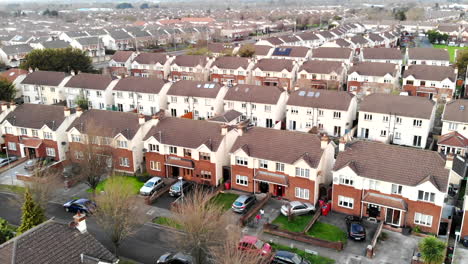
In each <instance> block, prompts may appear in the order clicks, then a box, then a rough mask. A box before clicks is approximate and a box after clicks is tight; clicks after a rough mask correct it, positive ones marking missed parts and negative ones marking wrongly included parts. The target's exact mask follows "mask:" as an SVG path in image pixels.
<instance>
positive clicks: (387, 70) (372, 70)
mask: <svg viewBox="0 0 468 264" xmlns="http://www.w3.org/2000/svg"><path fill="white" fill-rule="evenodd" d="M397 71H398V69H397V65H396V64H394V63H384V62H367V61H364V62H359V63H356V64H354V65H353V66H352V67H351V69H349V71H348V75H349V74H351V73H353V72H356V73H358V74H359V75H365V76H379V77H382V76H385V75H387V74H390V75H391V76H393V77H395V76H396V73H397Z"/></svg>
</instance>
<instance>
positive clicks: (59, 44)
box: [31, 39, 71, 49]
mask: <svg viewBox="0 0 468 264" xmlns="http://www.w3.org/2000/svg"><path fill="white" fill-rule="evenodd" d="M31 46H33V47H34V48H36V49H66V48H70V47H71V46H70V43H68V42H66V41H64V40H60V39H57V40H50V41H44V42H40V43H37V44H36V45H33V44H31Z"/></svg>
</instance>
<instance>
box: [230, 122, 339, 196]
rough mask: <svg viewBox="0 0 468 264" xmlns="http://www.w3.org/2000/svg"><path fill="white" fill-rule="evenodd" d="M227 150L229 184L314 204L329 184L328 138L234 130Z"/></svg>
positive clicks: (331, 148) (331, 153) (331, 150)
mask: <svg viewBox="0 0 468 264" xmlns="http://www.w3.org/2000/svg"><path fill="white" fill-rule="evenodd" d="M237 132H238V133H239V137H238V138H237V140H236V142H235V143H234V146H233V147H232V148H231V151H230V157H231V185H232V188H233V189H236V190H240V191H245V192H250V193H271V194H272V195H274V196H278V197H284V198H285V199H288V200H301V201H308V202H311V203H312V204H315V203H316V202H317V201H318V199H319V196H322V195H324V194H325V193H321V192H320V191H319V189H320V187H321V185H322V184H324V185H327V184H330V182H331V178H330V176H331V174H330V169H331V167H332V166H333V160H334V153H335V150H334V146H335V145H334V144H332V143H329V140H328V137H326V136H325V137H323V138H320V136H318V135H315V134H309V133H303V132H292V131H285V130H276V129H270V128H261V127H248V128H245V127H242V126H239V127H238V128H237Z"/></svg>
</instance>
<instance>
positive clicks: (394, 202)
mask: <svg viewBox="0 0 468 264" xmlns="http://www.w3.org/2000/svg"><path fill="white" fill-rule="evenodd" d="M362 202H363V203H368V204H375V205H380V206H382V207H387V208H392V209H397V210H401V211H406V210H407V208H408V206H407V204H406V202H405V200H403V199H400V198H396V197H392V196H387V195H383V194H378V193H371V192H369V193H366V195H364V198H363V199H362Z"/></svg>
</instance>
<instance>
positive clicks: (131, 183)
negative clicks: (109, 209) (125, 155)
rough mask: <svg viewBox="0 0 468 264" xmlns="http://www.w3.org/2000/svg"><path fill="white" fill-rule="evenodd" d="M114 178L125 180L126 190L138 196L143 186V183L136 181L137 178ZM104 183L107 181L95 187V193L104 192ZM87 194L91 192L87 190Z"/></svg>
mask: <svg viewBox="0 0 468 264" xmlns="http://www.w3.org/2000/svg"><path fill="white" fill-rule="evenodd" d="M114 177H123V178H124V179H125V185H126V186H128V188H131V189H132V190H133V193H135V194H138V193H139V192H140V189H141V187H142V186H143V185H144V184H145V183H144V182H141V181H139V180H138V178H137V177H133V176H114ZM106 182H107V179H105V180H103V181H101V182H100V183H99V184H98V185H97V187H96V193H99V192H102V191H104V189H105V188H106ZM87 192H89V193H91V192H93V190H92V189H91V188H89V189H88V190H87Z"/></svg>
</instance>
